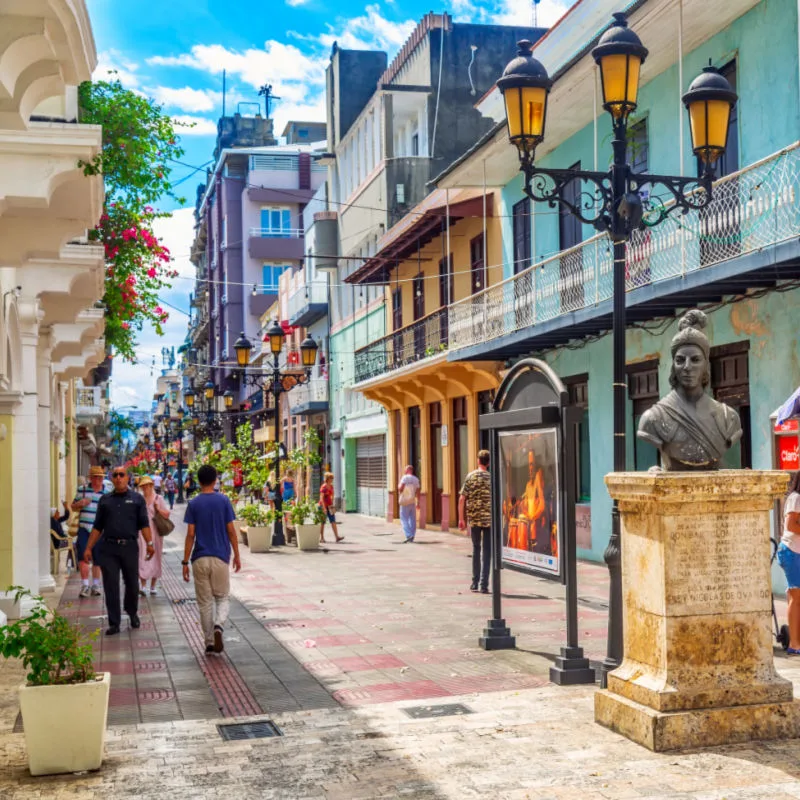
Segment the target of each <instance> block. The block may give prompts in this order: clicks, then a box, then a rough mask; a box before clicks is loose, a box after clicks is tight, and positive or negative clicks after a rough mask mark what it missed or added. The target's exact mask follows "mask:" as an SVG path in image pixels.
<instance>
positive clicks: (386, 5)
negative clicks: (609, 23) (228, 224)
mask: <svg viewBox="0 0 800 800" xmlns="http://www.w3.org/2000/svg"><path fill="white" fill-rule="evenodd" d="M86 2H87V7H88V9H89V16H90V19H91V21H92V28H93V31H94V37H95V42H96V46H97V53H98V66H97V69H96V70H95V75H94V77H95V78H96V79H104V78H107V77H108V72H109V70H115V71H116V72H117V76H118V77H119V79H120V80H121V81H122V83H123V85H124V86H125V87H126V88H129V89H134V90H136V91H139V92H142V93H144V94H146V95H148V96H149V97H152V98H154V99H155V100H156V101H157V102H159V103H160V104H161V105H162V106H163V109H164V111H165V112H166V113H168V114H170V115H171V116H172V117H173V118H174V119H175V120H177V121H178V122H179V123H181V127H179V129H178V130H179V133H180V136H181V145H182V146H183V148H184V150H185V151H186V152H185V155H184V156H183V157H182V159H181V161H182V163H181V164H173V165H172V166H173V172H172V174H171V176H170V177H171V179H172V180H173V185H174V186H175V189H176V192H177V193H178V194H179V195H182V196H183V197H184V198H185V200H184V202H182V203H181V202H178V203H176V202H172V201H169V202H165V203H163V204H162V206H161V207H162V209H163V210H165V211H172V212H173V215H172V217H171V218H169V219H164V220H160V221H159V224H158V226H157V228H156V234H157V235H159V236H160V237H162V238H163V241H164V244H166V246H167V247H169V248H170V250H171V252H172V253H173V255H174V256H175V257H176V258H175V268H176V269H178V271H179V275H180V277H179V278H176V279H175V281H174V283H173V286H172V289H171V290H170V291H167V292H165V293H163V294H162V296H161V300H162V305H164V306H165V307H166V308H167V309H168V310H169V311H170V315H171V316H170V320H169V322H168V323H167V325H166V333H165V336H164V337H163V338H162V337H158V336H157V335H156V334H155V333H153V332H151V331H147V330H145V331H143V332H142V333H141V335H140V347H139V349H138V352H137V356H138V359H139V363H138V364H124V363H123V362H122V361H121V360H119V361H117V362H116V363H115V364H114V369H113V375H112V385H111V386H112V388H111V397H112V402H113V403H114V405H116V406H118V407H122V406H131V405H135V406H138V407H139V408H149V407H150V403H151V401H152V394H153V390H154V385H155V375H157V374H158V372H157V370H160V369H161V367H162V362H161V348H162V347H164V346H169V347H172V346H174V347H175V348H176V350H177V348H178V347H179V346H180V345H181V344H182V343H183V341H184V338H185V335H186V324H187V320H188V316H187V313H186V312H188V309H189V295H190V293H191V292H192V289H193V283H192V278H193V276H194V268H193V266H192V265H191V263H190V262H189V259H188V253H189V249H190V246H191V242H192V238H193V219H192V207H193V198H194V196H195V192H196V187H197V184H198V183H200V182H202V180H203V170H204V168H205V166H206V165H208V164H209V163H210V159H211V156H212V153H213V149H214V140H215V137H216V121H217V119H218V118H219V116H220V115H221V114H222V100H223V98H222V71H223V70H225V71H226V74H227V80H226V84H227V91H226V113H227V114H231V113H233V112H234V111H235V110H236V109H237V108H238V107H240V106H239V104H240V103H241V104H246V103H249V104H250V105H241V110H242V112H243V113H250V114H252V113H254V112H255V109H256V106H255V105H254V104H256V103H259V102H260V103H261V111H262V113H264V111H263V110H264V104H263V103H264V101H263V98H260V97H259V96H258V89H259V87H261V86H263V85H264V84H271V85H272V91H273V94H274V95H275V96H276V97H277V98H280V99H278V100H276V101H275V102H274V104H273V106H272V117H273V119H274V121H275V133H276V134H277V135H278V136H279V135H280V133H281V132H282V131H283V128H284V126H285V124H286V122H287V121H289V120H304V121H313V120H320V121H324V119H325V116H324V110H323V109H324V75H325V66H326V64H327V63H328V60H329V58H330V52H331V46H332V45H333V43H334V42H338V43H339V45H340V46H341V47H346V48H352V49H379V50H384V51H386V52H387V54H388V56H389V58H390V59H391V58H392V57H394V55H395V54H396V53H397V51H398V50H399V49H400V47H402V45H403V43H404V42H405V40H406V38H407V37H408V35H409V33H410V32H411V31H412V30H413V28H414V26H415V25H416V22H417V21H418V20H419V19H420V18H421V17H422V16H423V15H424V14H426V13H428V12H429V11H431V10H434V11H436V12H437V13H440V12H442V11H447V12H448V13H449V14H451V15H452V16H453V18H454V20H455V21H456V22H481V23H487V24H506V25H512V24H513V25H530V24H532V23H533V10H532V9H533V0H446V2H444V4H443V5H440V6H439V7H433V8H432V7H431V3H430V0H403V2H402V3H401V2H398V0H384V2H374V3H363V2H357V0H266V1H264V0H261V2H255V1H254V0H168V2H159V3H157V4H156V3H143V2H142V0H86ZM570 4H571V2H570V0H540V2H538V4H537V9H536V13H537V22H538V24H539V26H541V27H547V26H549V25H552V24H553V23H554V22H555V21H556V20H557V19H558V18H559V17H560V16H561V15H562V14H563V13H564V12H565V11H566V9H567V8H568V7H569V5H570ZM509 57H511V54H510V55H509ZM176 309H179V310H176ZM181 312H183V313H181ZM153 357H155V359H156V364H155V366H156V372H155V374H154V375H151V365H152V359H153Z"/></svg>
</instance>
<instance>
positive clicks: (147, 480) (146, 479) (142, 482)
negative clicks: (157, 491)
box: [139, 475, 155, 489]
mask: <svg viewBox="0 0 800 800" xmlns="http://www.w3.org/2000/svg"><path fill="white" fill-rule="evenodd" d="M154 485H155V484H154V483H153V479H152V478H151V477H150V476H149V475H142V477H141V478H139V488H140V489H141V488H142V487H143V486H154Z"/></svg>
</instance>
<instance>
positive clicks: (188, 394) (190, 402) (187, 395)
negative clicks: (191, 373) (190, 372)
mask: <svg viewBox="0 0 800 800" xmlns="http://www.w3.org/2000/svg"><path fill="white" fill-rule="evenodd" d="M183 399H184V400H185V401H186V405H187V406H188V407H189V408H194V399H195V391H194V389H192V388H189V389H187V390H186V391H185V392H184V393H183Z"/></svg>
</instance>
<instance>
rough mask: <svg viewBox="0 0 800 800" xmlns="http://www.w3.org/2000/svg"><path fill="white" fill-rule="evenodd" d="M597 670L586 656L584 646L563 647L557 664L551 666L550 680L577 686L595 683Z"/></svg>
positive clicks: (562, 684) (563, 684) (559, 683)
mask: <svg viewBox="0 0 800 800" xmlns="http://www.w3.org/2000/svg"><path fill="white" fill-rule="evenodd" d="M595 680H596V676H595V671H594V669H593V668H592V667H590V666H589V659H588V658H584V655H583V648H582V647H562V648H561V655H560V656H559V657H558V658H557V659H556V665H555V666H554V667H550V681H551V682H552V683H556V684H558V685H559V686H576V685H578V684H581V683H594V682H595Z"/></svg>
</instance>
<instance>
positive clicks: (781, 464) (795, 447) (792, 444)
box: [778, 435, 800, 470]
mask: <svg viewBox="0 0 800 800" xmlns="http://www.w3.org/2000/svg"><path fill="white" fill-rule="evenodd" d="M778 469H788V470H796V469H800V441H798V437H797V435H795V436H791V435H790V436H779V437H778Z"/></svg>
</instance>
